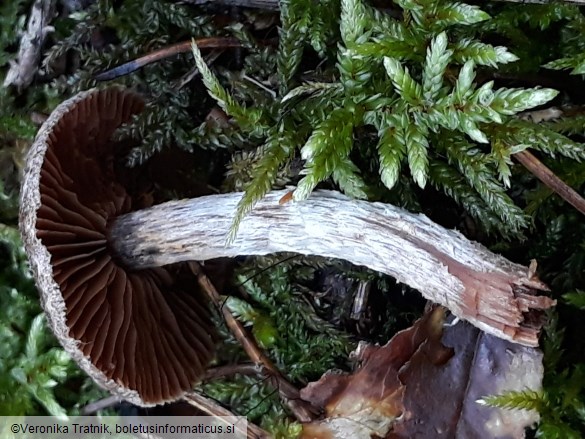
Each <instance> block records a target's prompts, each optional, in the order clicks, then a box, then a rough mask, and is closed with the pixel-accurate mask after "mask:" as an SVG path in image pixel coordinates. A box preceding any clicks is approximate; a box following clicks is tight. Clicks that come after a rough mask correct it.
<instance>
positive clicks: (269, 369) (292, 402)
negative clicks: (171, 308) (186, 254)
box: [189, 262, 317, 422]
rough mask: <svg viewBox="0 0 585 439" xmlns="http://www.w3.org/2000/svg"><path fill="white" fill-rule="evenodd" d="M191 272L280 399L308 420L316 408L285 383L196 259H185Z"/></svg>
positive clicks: (299, 417) (311, 417)
mask: <svg viewBox="0 0 585 439" xmlns="http://www.w3.org/2000/svg"><path fill="white" fill-rule="evenodd" d="M189 266H190V267H191V270H192V271H193V273H194V274H195V275H196V276H197V281H198V282H199V285H200V286H201V288H203V291H205V293H206V294H207V295H208V296H209V298H210V299H211V300H212V302H213V303H214V304H215V306H216V307H217V308H218V310H219V311H220V312H221V313H222V314H223V317H224V319H225V322H226V324H227V326H228V328H229V329H230V331H231V332H232V334H233V335H234V337H235V338H236V340H238V341H239V342H240V344H241V345H242V347H243V348H244V350H245V351H246V353H247V354H248V356H249V357H250V359H251V360H252V362H254V364H256V365H257V366H258V367H259V368H261V370H263V372H264V373H265V374H266V375H267V379H268V380H269V381H270V382H271V384H272V385H273V386H274V387H275V388H276V389H277V390H278V393H279V395H280V397H281V398H282V400H283V401H284V403H285V404H286V405H287V406H288V408H289V409H290V410H291V411H292V412H293V414H294V415H295V417H296V418H297V419H298V420H299V421H300V422H310V421H311V420H313V419H314V415H315V414H316V412H317V411H316V410H315V408H314V407H312V406H311V405H310V404H309V403H308V402H306V401H303V400H301V398H300V393H299V390H298V389H297V388H296V387H295V386H293V385H292V384H291V383H289V382H288V381H287V380H286V378H285V377H284V376H283V375H282V374H281V373H280V371H279V370H278V369H277V368H276V367H275V366H274V365H273V364H272V361H270V359H269V358H268V357H267V356H266V355H264V353H263V352H262V351H261V350H260V348H259V347H258V345H257V343H256V341H255V340H254V339H253V337H250V336H249V335H248V333H247V331H246V330H245V328H244V326H243V325H242V324H241V323H240V322H239V320H237V319H236V318H235V317H234V316H233V315H232V313H231V312H230V311H229V309H228V308H227V307H226V306H223V303H222V301H221V297H220V294H219V293H218V292H217V290H216V289H215V286H214V285H213V284H212V283H211V281H210V280H209V278H208V277H207V276H206V275H205V273H204V272H203V270H202V269H201V266H200V265H199V264H198V263H197V262H189Z"/></svg>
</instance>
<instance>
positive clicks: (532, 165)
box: [514, 151, 585, 215]
mask: <svg viewBox="0 0 585 439" xmlns="http://www.w3.org/2000/svg"><path fill="white" fill-rule="evenodd" d="M514 157H515V158H516V160H518V161H519V162H520V163H522V164H523V165H524V167H525V168H526V169H528V170H529V171H530V172H531V173H532V174H534V175H535V176H536V177H537V178H538V179H539V180H540V181H542V182H543V183H544V184H545V185H546V186H548V187H549V188H550V189H552V190H553V191H554V192H556V193H557V194H558V195H559V196H560V197H561V198H562V199H563V200H565V201H566V202H567V203H569V204H570V205H571V206H573V207H574V208H575V209H577V210H578V211H579V212H581V213H582V214H583V215H585V200H584V199H583V197H581V195H579V194H578V193H577V192H576V191H575V190H573V188H571V187H570V186H568V185H567V184H566V183H565V182H564V181H563V180H561V179H560V178H559V177H557V176H556V175H555V174H554V172H552V171H551V170H550V169H549V168H547V167H546V166H545V165H544V164H543V163H542V162H541V161H540V160H538V159H537V158H536V157H535V156H534V155H532V153H530V152H528V151H521V152H519V153H516V154H514Z"/></svg>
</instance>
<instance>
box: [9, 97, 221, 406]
mask: <svg viewBox="0 0 585 439" xmlns="http://www.w3.org/2000/svg"><path fill="white" fill-rule="evenodd" d="M143 108H144V101H143V100H142V98H141V97H140V96H139V95H137V94H135V93H132V92H129V91H124V90H122V89H119V88H108V89H104V90H96V89H94V90H89V91H85V92H81V93H79V94H78V95H76V96H74V97H73V98H71V99H69V100H67V101H65V102H63V103H62V104H61V105H59V106H58V107H57V108H56V109H55V110H54V111H53V113H52V114H51V115H50V117H49V118H48V119H47V121H46V122H45V123H44V124H43V126H42V127H41V129H40V131H39V133H38V134H37V137H36V139H35V142H34V143H33V145H32V147H31V149H30V151H29V154H28V157H27V164H26V168H25V173H24V178H23V184H22V190H21V204H20V230H21V234H22V237H23V241H24V246H25V249H26V252H27V254H28V257H29V260H30V265H31V268H32V271H33V274H34V277H35V280H36V284H37V287H38V289H39V292H40V297H41V303H42V306H43V308H44V310H45V312H46V315H47V320H48V322H49V324H50V326H51V328H52V330H53V332H54V333H55V335H56V336H57V338H58V339H59V341H60V343H61V345H62V346H63V347H64V348H65V350H66V351H67V352H68V353H69V354H70V355H71V357H72V358H73V359H74V360H75V361H76V362H77V363H78V364H79V366H80V367H81V368H82V369H83V370H84V371H85V372H86V373H88V374H89V375H90V376H91V377H92V378H93V379H94V381H96V382H97V383H98V384H99V385H101V386H102V387H104V388H106V389H107V390H109V391H110V392H112V393H114V394H117V395H119V396H121V397H122V398H124V399H126V400H128V401H130V402H132V403H134V404H137V405H142V406H151V405H155V404H159V403H163V402H167V401H172V400H176V399H177V398H179V397H181V395H182V394H183V393H184V392H185V391H187V390H189V389H190V388H191V387H192V385H193V384H194V383H195V382H196V381H197V380H198V379H199V378H200V377H201V376H202V374H203V373H204V372H205V368H206V366H207V364H208V362H209V361H210V359H211V358H212V356H213V351H214V340H215V337H214V335H213V334H214V331H213V326H212V324H211V321H210V318H209V309H208V308H207V304H206V303H205V299H204V298H203V296H201V295H200V292H199V291H198V289H197V287H196V282H195V280H194V279H193V277H190V278H189V277H188V276H185V275H184V274H185V273H184V271H181V267H176V266H171V267H158V268H153V269H146V270H139V271H129V270H127V269H126V268H125V267H124V266H122V265H121V264H120V263H119V262H118V261H117V260H116V259H115V258H113V257H112V255H111V251H110V248H109V245H108V223H109V221H110V220H111V219H113V218H114V217H116V216H118V215H120V214H124V213H127V212H129V211H132V210H133V209H134V210H135V209H136V205H135V204H136V202H134V201H133V200H132V198H131V197H130V195H129V193H128V191H127V190H126V188H125V187H124V186H123V185H122V184H121V180H122V179H124V180H127V175H120V174H121V173H120V172H118V173H116V166H115V160H114V156H115V154H116V153H118V154H120V151H119V148H118V146H119V145H120V144H119V143H117V142H114V141H113V140H112V135H113V133H114V131H115V130H116V129H117V128H118V127H119V126H120V125H121V124H123V123H125V122H128V121H129V120H130V118H131V116H132V115H133V114H136V113H139V112H140V111H142V109H143ZM127 172H128V170H126V173H127ZM122 174H124V173H122Z"/></svg>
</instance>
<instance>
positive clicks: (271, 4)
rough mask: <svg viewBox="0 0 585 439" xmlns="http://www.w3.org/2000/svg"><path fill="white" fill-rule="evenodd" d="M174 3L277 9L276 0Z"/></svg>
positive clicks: (204, 0) (206, 0)
mask: <svg viewBox="0 0 585 439" xmlns="http://www.w3.org/2000/svg"><path fill="white" fill-rule="evenodd" d="M176 3H187V4H191V5H206V4H215V5H222V6H239V7H241V8H254V9H266V10H270V11H277V10H278V8H279V3H278V0H180V1H177V2H176Z"/></svg>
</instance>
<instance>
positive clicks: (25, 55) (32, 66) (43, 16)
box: [4, 0, 54, 90]
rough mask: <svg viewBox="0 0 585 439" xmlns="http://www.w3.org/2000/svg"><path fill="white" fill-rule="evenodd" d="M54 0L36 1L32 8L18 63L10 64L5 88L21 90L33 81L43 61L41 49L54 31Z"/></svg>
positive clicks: (21, 41) (19, 51)
mask: <svg viewBox="0 0 585 439" xmlns="http://www.w3.org/2000/svg"><path fill="white" fill-rule="evenodd" d="M53 11H54V0H36V1H35V2H34V3H33V5H32V8H31V12H30V17H29V19H28V25H27V28H26V32H25V33H24V34H23V35H22V38H21V39H20V46H19V48H18V57H17V59H18V60H17V61H11V62H10V69H9V70H8V72H7V73H6V78H5V79H4V87H9V86H11V85H13V86H15V87H17V88H18V89H19V90H21V89H23V88H26V87H28V86H29V85H30V84H31V82H32V81H33V79H34V77H35V75H36V73H37V71H38V70H39V64H40V60H41V49H42V47H43V44H44V42H45V38H46V36H47V34H48V33H49V32H51V31H53V28H52V27H51V26H49V22H50V21H51V18H52V16H53Z"/></svg>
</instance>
